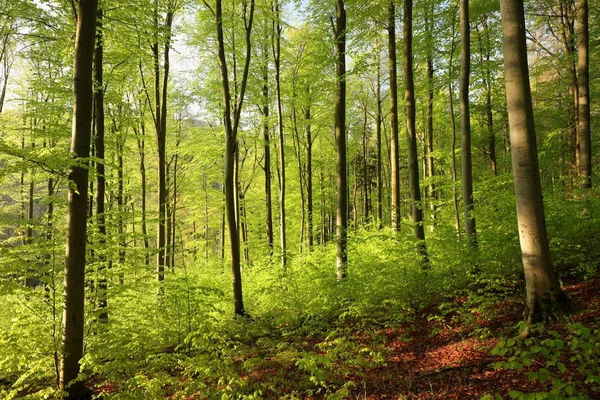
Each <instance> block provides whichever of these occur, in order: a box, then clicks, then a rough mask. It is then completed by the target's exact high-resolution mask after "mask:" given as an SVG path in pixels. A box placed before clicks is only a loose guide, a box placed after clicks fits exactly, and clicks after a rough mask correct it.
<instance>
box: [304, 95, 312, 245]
mask: <svg viewBox="0 0 600 400" xmlns="http://www.w3.org/2000/svg"><path fill="white" fill-rule="evenodd" d="M307 94H308V97H309V100H308V101H309V104H308V105H307V106H306V108H305V109H304V123H305V130H306V211H307V214H308V215H307V217H308V250H309V251H312V248H313V245H314V232H313V230H314V228H313V198H312V197H313V182H312V181H313V175H312V144H313V137H312V130H311V115H310V102H311V99H310V96H311V91H310V87H309V88H307Z"/></svg>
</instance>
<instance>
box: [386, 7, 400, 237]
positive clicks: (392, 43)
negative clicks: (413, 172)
mask: <svg viewBox="0 0 600 400" xmlns="http://www.w3.org/2000/svg"><path fill="white" fill-rule="evenodd" d="M394 1H395V0H391V1H390V3H389V5H388V26H387V29H388V44H389V70H390V128H391V132H390V143H391V144H390V157H391V164H390V169H391V178H390V179H391V186H392V230H393V231H394V232H396V231H398V230H400V223H401V220H402V218H401V216H400V160H399V158H400V156H399V149H398V78H397V72H396V71H397V64H398V63H397V61H396V8H395V6H394Z"/></svg>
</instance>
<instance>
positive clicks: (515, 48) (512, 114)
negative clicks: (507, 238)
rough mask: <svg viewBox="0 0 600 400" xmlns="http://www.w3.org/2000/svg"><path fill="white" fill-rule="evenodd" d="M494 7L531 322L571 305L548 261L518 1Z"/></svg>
mask: <svg viewBox="0 0 600 400" xmlns="http://www.w3.org/2000/svg"><path fill="white" fill-rule="evenodd" d="M500 9H501V14H502V37H503V42H504V71H505V72H504V73H505V85H506V102H507V105H508V117H509V124H510V140H511V152H512V165H513V175H514V184H515V197H516V205H517V220H518V225H519V239H520V242H521V251H522V259H523V267H524V270H525V282H526V286H527V298H526V311H525V321H526V322H528V323H535V322H540V321H543V320H546V319H554V318H556V317H558V316H560V315H561V314H564V313H568V312H569V311H570V308H571V304H570V302H569V300H568V299H567V297H566V296H565V294H564V293H563V291H562V289H561V287H560V283H559V281H558V279H557V277H556V274H555V272H554V269H553V267H552V262H551V260H550V248H549V243H548V235H547V232H546V220H545V215H544V204H543V200H542V188H541V184H540V175H539V166H538V156H537V144H536V137H535V125H534V121H533V108H532V103H531V90H530V85H529V69H528V66H527V47H526V42H525V17H524V11H523V3H522V2H518V1H513V0H501V1H500Z"/></svg>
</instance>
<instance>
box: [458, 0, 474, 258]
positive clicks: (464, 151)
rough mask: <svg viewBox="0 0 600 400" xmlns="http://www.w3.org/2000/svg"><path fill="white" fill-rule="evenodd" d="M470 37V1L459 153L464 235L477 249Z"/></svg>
mask: <svg viewBox="0 0 600 400" xmlns="http://www.w3.org/2000/svg"><path fill="white" fill-rule="evenodd" d="M470 35H471V33H470V28H469V0H460V57H461V66H460V90H459V91H460V96H459V103H460V137H461V140H460V150H461V178H462V192H463V204H464V209H465V235H466V237H467V243H468V245H469V247H470V248H475V247H477V231H476V228H475V217H474V216H473V209H474V202H473V165H472V161H471V113H470V112H469V80H470V79H469V78H470V76H471V36H470Z"/></svg>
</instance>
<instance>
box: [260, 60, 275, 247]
mask: <svg viewBox="0 0 600 400" xmlns="http://www.w3.org/2000/svg"><path fill="white" fill-rule="evenodd" d="M263 53H264V57H265V60H264V65H263V87H262V94H263V106H262V115H263V140H264V151H265V168H264V169H265V209H266V213H265V227H266V235H267V245H268V246H269V256H270V257H273V201H272V199H271V133H270V129H269V61H268V53H267V51H266V49H263Z"/></svg>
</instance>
